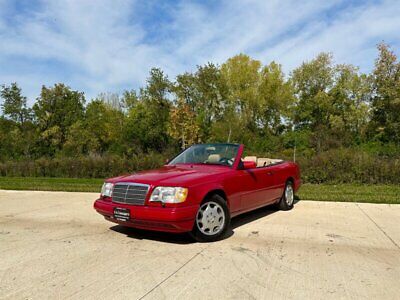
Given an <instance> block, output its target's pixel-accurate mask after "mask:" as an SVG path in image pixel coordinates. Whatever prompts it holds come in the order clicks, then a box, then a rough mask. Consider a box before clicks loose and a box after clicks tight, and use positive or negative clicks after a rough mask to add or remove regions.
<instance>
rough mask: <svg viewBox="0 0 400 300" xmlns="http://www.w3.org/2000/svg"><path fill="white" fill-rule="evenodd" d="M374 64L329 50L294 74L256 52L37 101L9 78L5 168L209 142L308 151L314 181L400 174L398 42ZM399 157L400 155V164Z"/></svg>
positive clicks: (43, 171)
mask: <svg viewBox="0 0 400 300" xmlns="http://www.w3.org/2000/svg"><path fill="white" fill-rule="evenodd" d="M378 50H379V55H378V57H377V58H376V61H375V67H374V69H373V70H372V72H371V73H370V74H363V73H360V72H359V70H358V68H357V67H355V66H353V65H347V64H334V62H333V58H332V55H330V54H328V53H321V54H319V55H318V56H317V57H316V58H314V59H313V60H311V61H307V62H304V63H303V64H302V65H301V66H299V67H298V68H297V69H295V70H293V71H292V72H291V73H290V74H289V75H288V76H285V75H284V74H283V72H282V69H281V65H279V64H278V63H276V62H271V63H270V64H268V65H265V66H264V65H262V64H261V62H260V61H258V60H254V59H252V58H250V57H249V56H247V55H244V54H240V55H237V56H234V57H232V58H230V59H228V60H227V61H226V62H225V63H223V64H222V65H221V66H217V65H214V64H212V63H208V64H206V65H203V66H198V67H197V70H196V72H194V73H184V74H181V75H178V76H177V77H176V78H175V80H170V79H169V78H168V76H167V75H166V74H164V72H163V71H162V70H160V69H157V68H154V69H152V70H151V71H150V74H149V77H148V79H147V82H146V85H145V86H144V87H142V88H140V89H139V90H137V91H136V90H129V91H125V92H124V93H123V94H121V95H117V94H109V93H105V94H100V95H99V96H98V97H97V98H96V99H92V100H91V101H86V99H85V96H84V94H83V93H82V92H80V91H75V90H73V89H71V88H70V87H68V86H65V85H64V84H62V83H60V84H56V85H54V86H53V87H46V86H43V87H42V90H41V93H40V95H39V97H38V98H37V99H36V101H35V103H34V105H33V106H32V107H29V106H28V105H27V99H26V97H25V96H23V93H22V91H21V89H20V87H19V86H18V84H17V83H11V84H6V85H3V86H1V89H0V96H1V100H2V102H1V106H2V111H3V115H2V116H1V117H0V175H3V176H57V177H64V176H65V177H107V176H112V175H116V174H119V173H124V172H128V171H135V170H140V169H144V168H149V167H155V166H158V165H160V164H162V163H163V162H164V161H165V158H170V157H171V156H173V155H174V154H176V153H177V152H178V151H179V149H180V148H185V147H187V146H188V145H191V144H193V143H198V142H211V141H212V142H227V141H229V142H239V143H244V144H245V145H246V147H247V152H248V153H249V154H250V153H252V154H256V155H263V156H280V157H283V158H287V159H291V158H292V157H293V151H294V148H295V147H296V157H297V160H298V161H299V163H300V164H301V166H302V169H303V176H304V178H305V179H306V180H307V181H310V182H370V183H374V182H388V183H389V182H398V181H399V178H400V176H399V174H398V173H399V171H398V170H399V169H400V168H399V157H400V63H399V62H398V60H397V57H396V55H395V53H394V52H393V51H392V50H391V49H390V47H389V46H388V45H385V44H380V45H378ZM391 166H393V167H391Z"/></svg>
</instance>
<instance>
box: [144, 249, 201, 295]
mask: <svg viewBox="0 0 400 300" xmlns="http://www.w3.org/2000/svg"><path fill="white" fill-rule="evenodd" d="M206 248H208V247H204V248H203V249H201V250H200V251H199V252H197V253H196V254H195V255H193V256H192V257H191V258H189V259H188V260H187V261H186V262H185V263H184V264H183V265H182V266H180V267H179V268H178V269H176V270H175V271H174V272H172V273H171V274H169V275H168V276H167V277H165V278H164V279H163V280H161V281H160V282H159V283H157V284H156V285H155V286H154V287H153V288H151V289H150V290H149V291H148V292H146V293H145V294H144V295H143V296H141V297H140V298H138V300H142V299H144V298H145V297H147V296H148V295H149V294H151V293H152V292H153V291H154V290H155V289H157V288H158V287H159V286H161V285H162V284H163V283H164V282H166V281H167V280H168V279H170V278H171V277H172V276H174V275H175V274H176V273H178V272H179V271H180V270H182V269H183V268H184V267H185V266H186V265H187V264H189V263H190V262H191V261H192V260H194V259H195V258H196V257H197V256H199V255H200V254H201V253H202V252H203V251H204V250H205V249H206Z"/></svg>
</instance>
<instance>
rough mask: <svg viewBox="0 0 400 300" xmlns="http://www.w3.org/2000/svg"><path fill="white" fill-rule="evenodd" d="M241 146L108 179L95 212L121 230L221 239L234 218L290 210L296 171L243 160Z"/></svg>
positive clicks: (195, 149)
mask: <svg viewBox="0 0 400 300" xmlns="http://www.w3.org/2000/svg"><path fill="white" fill-rule="evenodd" d="M243 150H244V146H243V145H241V144H200V145H193V146H191V147H189V148H188V149H186V150H185V151H183V152H182V153H180V154H179V155H178V156H176V157H175V158H174V159H172V160H171V161H170V162H169V163H167V164H166V165H165V166H163V167H161V168H160V169H157V170H151V171H143V172H138V173H135V174H131V175H126V176H120V177H115V178H110V179H107V180H106V182H105V183H104V185H103V187H102V190H101V195H100V197H99V199H97V200H96V201H95V203H94V208H95V209H96V211H97V212H99V213H100V214H102V215H103V216H104V217H105V218H106V219H107V220H109V221H112V222H115V223H118V224H120V225H123V226H129V227H135V228H141V229H149V230H157V231H168V232H190V233H191V235H192V236H193V237H194V238H195V239H196V240H197V241H202V242H209V241H215V240H218V239H220V238H221V237H223V236H224V234H225V232H226V231H227V230H228V228H229V224H230V220H231V218H232V217H234V216H237V215H239V214H241V213H244V212H248V211H250V210H254V209H256V208H259V207H262V206H266V205H271V204H275V205H276V206H277V207H279V208H280V209H282V210H289V209H291V208H292V207H293V203H294V194H295V192H296V191H297V189H298V188H299V187H300V184H301V180H300V171H299V167H298V166H297V165H296V164H295V163H293V162H290V161H283V160H281V159H270V158H257V157H255V156H246V157H244V158H242V154H243Z"/></svg>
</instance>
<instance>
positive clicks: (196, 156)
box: [169, 144, 239, 167]
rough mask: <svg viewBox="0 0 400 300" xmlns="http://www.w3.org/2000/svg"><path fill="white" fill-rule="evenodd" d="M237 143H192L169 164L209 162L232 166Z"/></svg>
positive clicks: (237, 147)
mask: <svg viewBox="0 0 400 300" xmlns="http://www.w3.org/2000/svg"><path fill="white" fill-rule="evenodd" d="M238 149H239V145H235V144H202V145H194V146H191V147H190V148H188V149H186V150H185V151H183V152H182V153H181V154H179V155H178V156H177V157H175V158H174V159H173V160H172V161H171V162H170V163H169V165H175V164H209V165H223V166H230V167H231V166H232V165H233V163H234V161H235V157H236V154H237V152H238Z"/></svg>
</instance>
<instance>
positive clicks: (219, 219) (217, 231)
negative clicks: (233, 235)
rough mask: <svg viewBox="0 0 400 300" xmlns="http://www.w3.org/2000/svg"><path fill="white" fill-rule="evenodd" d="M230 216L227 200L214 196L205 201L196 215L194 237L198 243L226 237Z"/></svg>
mask: <svg viewBox="0 0 400 300" xmlns="http://www.w3.org/2000/svg"><path fill="white" fill-rule="evenodd" d="M229 223H230V215H229V210H228V206H227V205H226V202H225V199H224V198H222V197H221V196H219V195H217V194H214V195H212V196H211V197H209V198H208V199H207V200H205V201H204V202H203V203H202V204H201V205H200V207H199V209H198V211H197V213H196V220H195V222H194V226H193V230H192V236H193V238H194V239H195V240H196V241H198V242H213V241H216V240H219V239H220V238H221V237H223V236H224V234H225V232H226V230H227V229H228V227H229Z"/></svg>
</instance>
